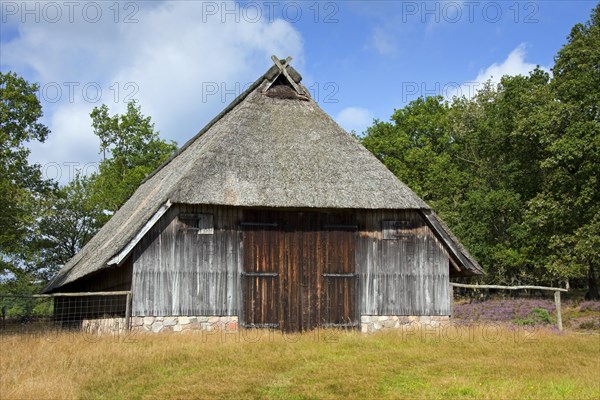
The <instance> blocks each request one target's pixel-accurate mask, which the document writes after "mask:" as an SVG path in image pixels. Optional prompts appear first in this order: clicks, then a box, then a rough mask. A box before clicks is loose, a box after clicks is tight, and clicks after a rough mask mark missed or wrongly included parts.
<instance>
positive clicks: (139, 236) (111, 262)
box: [107, 200, 171, 265]
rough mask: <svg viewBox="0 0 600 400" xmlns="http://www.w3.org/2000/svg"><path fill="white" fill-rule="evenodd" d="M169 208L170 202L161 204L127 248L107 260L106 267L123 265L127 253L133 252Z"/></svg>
mask: <svg viewBox="0 0 600 400" xmlns="http://www.w3.org/2000/svg"><path fill="white" fill-rule="evenodd" d="M170 207H171V200H167V201H166V202H165V204H163V205H162V206H161V207H160V208H159V209H158V211H156V212H155V213H154V215H153V216H152V218H150V219H149V220H148V222H146V224H145V225H144V226H143V227H142V229H140V231H139V232H138V233H137V234H136V235H135V236H134V238H133V239H131V241H130V242H129V243H128V244H127V246H125V247H124V248H123V249H122V250H121V251H120V252H119V253H118V254H117V255H115V256H114V257H113V258H111V259H110V260H108V263H107V264H108V265H121V264H122V263H123V261H125V259H126V258H127V256H128V255H129V253H130V252H131V251H132V250H133V248H134V247H135V245H136V244H138V242H139V241H140V240H142V238H143V237H144V235H145V234H146V233H148V231H149V230H150V228H152V227H153V226H154V224H155V223H156V222H157V221H158V220H159V219H160V217H162V216H163V215H164V213H166V212H167V210H168V209H169V208H170Z"/></svg>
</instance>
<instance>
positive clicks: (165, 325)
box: [131, 316, 238, 333]
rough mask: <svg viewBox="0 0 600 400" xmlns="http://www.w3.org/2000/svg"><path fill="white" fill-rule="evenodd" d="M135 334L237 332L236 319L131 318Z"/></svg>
mask: <svg viewBox="0 0 600 400" xmlns="http://www.w3.org/2000/svg"><path fill="white" fill-rule="evenodd" d="M131 330H132V331H136V332H153V333H158V332H184V331H191V330H197V331H215V330H218V331H226V332H237V330H238V317H237V316H225V317H206V316H204V317H202V316H200V317H190V316H186V317H131Z"/></svg>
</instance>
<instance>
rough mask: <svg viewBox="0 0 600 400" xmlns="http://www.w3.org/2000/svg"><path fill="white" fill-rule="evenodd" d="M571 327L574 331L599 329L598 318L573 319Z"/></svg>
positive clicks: (599, 322)
mask: <svg viewBox="0 0 600 400" xmlns="http://www.w3.org/2000/svg"><path fill="white" fill-rule="evenodd" d="M571 326H572V327H573V328H575V329H600V318H598V317H581V318H575V319H574V320H573V321H572V322H571Z"/></svg>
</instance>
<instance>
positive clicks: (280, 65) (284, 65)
mask: <svg viewBox="0 0 600 400" xmlns="http://www.w3.org/2000/svg"><path fill="white" fill-rule="evenodd" d="M271 60H273V62H274V63H275V65H276V66H277V68H279V71H281V73H282V74H283V76H285V77H286V79H287V80H288V82H289V83H290V85H292V87H293V88H294V90H295V91H296V92H297V93H298V94H300V95H302V94H304V90H302V88H300V86H298V84H297V83H296V82H295V81H294V79H293V78H292V77H291V76H290V74H289V73H288V71H287V67H288V65H290V61H292V57H290V56H287V57H286V59H285V60H283V62H281V60H280V59H279V58H277V56H275V55H272V56H271ZM273 82H275V80H273ZM273 82H271V84H273ZM269 86H271V85H269ZM267 89H268V88H267Z"/></svg>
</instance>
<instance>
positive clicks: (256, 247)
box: [242, 211, 358, 331]
mask: <svg viewBox="0 0 600 400" xmlns="http://www.w3.org/2000/svg"><path fill="white" fill-rule="evenodd" d="M245 219H246V221H247V222H245V223H243V224H242V227H243V235H244V238H243V248H244V273H243V287H244V295H243V297H244V305H243V316H242V320H243V323H244V324H245V326H248V327H279V328H281V329H283V330H285V331H303V330H310V329H314V328H316V327H317V326H320V325H322V326H358V317H357V315H356V310H357V308H356V299H357V284H356V283H357V276H356V274H355V259H354V246H355V233H356V227H355V226H349V225H339V224H337V225H336V224H329V225H328V224H327V223H328V221H330V220H331V219H332V217H331V215H329V214H325V213H316V212H277V211H247V212H245ZM346 219H347V218H346Z"/></svg>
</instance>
